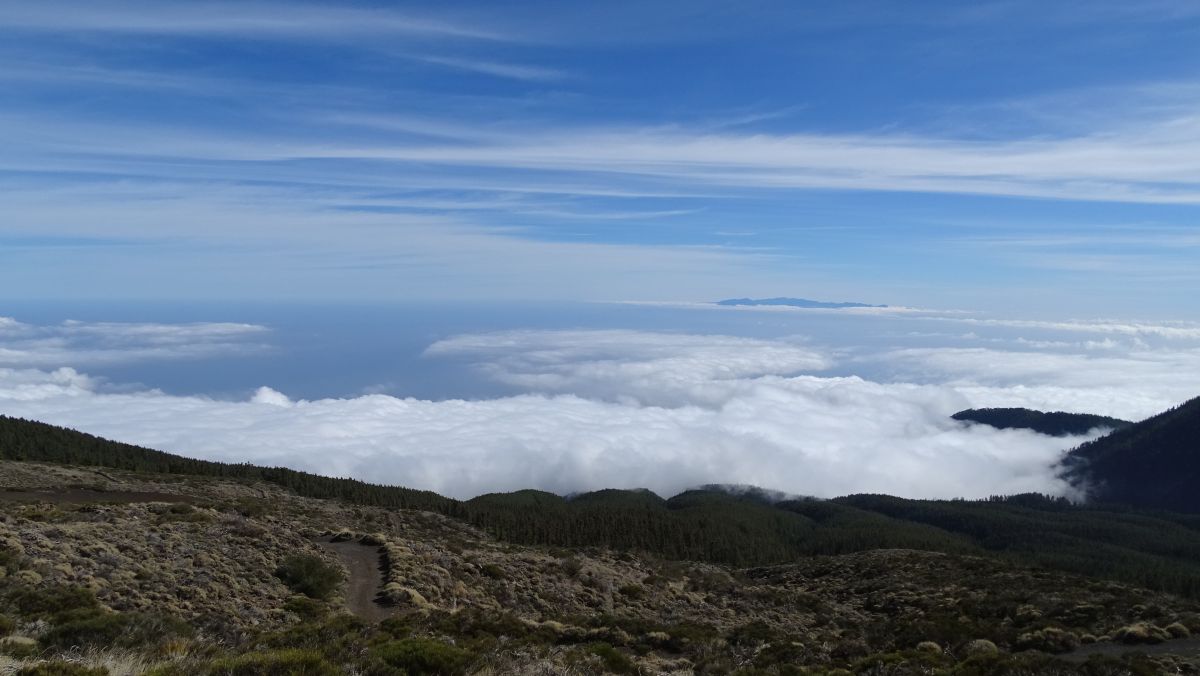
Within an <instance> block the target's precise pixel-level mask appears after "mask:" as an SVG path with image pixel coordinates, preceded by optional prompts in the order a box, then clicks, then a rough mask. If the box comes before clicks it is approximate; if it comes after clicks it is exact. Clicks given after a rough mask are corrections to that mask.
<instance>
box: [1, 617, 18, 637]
mask: <svg viewBox="0 0 1200 676" xmlns="http://www.w3.org/2000/svg"><path fill="white" fill-rule="evenodd" d="M16 627H17V623H16V622H14V621H13V620H12V618H9V617H5V616H3V615H0V636H8V635H9V634H11V633H12V630H13V629H15V628H16Z"/></svg>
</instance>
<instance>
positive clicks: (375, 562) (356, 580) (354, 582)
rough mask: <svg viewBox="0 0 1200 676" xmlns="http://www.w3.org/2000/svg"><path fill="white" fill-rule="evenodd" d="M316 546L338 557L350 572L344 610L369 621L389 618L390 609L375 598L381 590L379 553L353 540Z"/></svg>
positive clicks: (323, 542) (321, 543)
mask: <svg viewBox="0 0 1200 676" xmlns="http://www.w3.org/2000/svg"><path fill="white" fill-rule="evenodd" d="M319 544H320V545H321V546H322V547H324V548H326V549H328V550H329V551H331V552H333V553H334V554H337V556H338V558H339V559H340V560H341V562H342V565H344V566H346V570H347V571H348V573H349V577H348V578H347V580H346V608H347V609H348V610H349V611H350V612H351V613H354V614H355V615H357V616H358V617H360V618H362V619H364V620H366V621H368V622H379V621H381V620H384V619H387V618H388V617H389V616H391V614H392V610H391V609H390V608H388V607H387V606H383V605H380V604H379V603H377V602H376V601H375V597H376V595H377V594H378V593H379V591H380V590H381V589H383V571H382V570H381V569H380V564H381V561H380V555H379V550H378V549H377V548H375V547H369V546H367V545H362V544H359V543H357V542H354V541H347V542H330V541H328V540H321V541H319Z"/></svg>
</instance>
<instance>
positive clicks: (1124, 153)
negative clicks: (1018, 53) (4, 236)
mask: <svg viewBox="0 0 1200 676" xmlns="http://www.w3.org/2000/svg"><path fill="white" fill-rule="evenodd" d="M7 123H8V126H9V127H10V130H11V131H10V135H12V136H13V140H14V142H17V140H18V138H26V139H29V138H40V139H44V141H43V142H41V143H38V144H36V146H37V147H39V148H40V149H41V151H47V150H49V151H53V152H62V153H68V152H69V153H70V154H71V155H73V156H74V155H78V154H80V153H83V154H101V155H109V156H112V157H139V156H140V157H151V156H156V157H163V158H168V157H169V158H177V159H182V160H189V161H256V162H268V163H270V162H284V161H290V160H326V161H348V160H370V161H379V162H391V163H400V164H411V163H434V164H440V165H447V166H456V167H476V168H506V169H522V170H540V171H566V172H573V173H580V174H593V173H597V172H598V173H601V174H610V175H613V176H625V177H643V179H645V178H650V177H652V178H655V179H658V180H660V181H661V180H669V181H674V182H688V183H693V184H694V183H700V184H704V185H709V186H723V187H726V188H737V189H749V188H755V189H776V190H783V189H791V190H795V189H845V190H880V191H904V192H944V193H969V194H985V195H1005V196H1018V197H1039V198H1043V197H1044V198H1060V199H1072V200H1093V201H1115V202H1145V203H1166V204H1171V203H1174V204H1194V203H1200V118H1195V117H1190V118H1177V119H1169V120H1143V121H1142V124H1141V125H1139V126H1137V127H1133V126H1122V127H1116V128H1110V129H1106V130H1101V131H1092V132H1085V133H1080V134H1076V135H1074V136H1071V137H1065V138H1055V139H1041V138H1036V139H1034V138H1029V139H1013V140H1005V141H964V140H956V139H953V138H938V137H933V136H918V135H894V134H876V135H868V134H859V135H844V134H787V135H780V134H732V133H725V134H709V133H693V132H690V131H688V130H687V129H682V128H673V129H661V128H660V129H642V130H617V129H587V128H581V129H570V128H562V127H561V126H560V127H557V128H555V127H550V128H548V129H547V128H539V129H537V130H536V131H534V130H505V131H504V133H503V134H501V133H500V132H497V136H498V138H497V139H496V140H493V141H490V142H476V143H470V142H466V143H464V142H455V143H454V144H452V145H447V144H438V143H436V142H434V143H429V142H424V143H418V144H396V143H394V142H391V141H389V140H386V139H384V140H380V141H377V142H373V143H371V144H369V145H367V144H356V143H347V142H345V141H344V140H342V141H338V140H331V141H330V142H328V143H326V144H322V145H314V144H312V143H310V142H307V141H302V140H295V139H287V138H270V139H266V138H262V137H254V138H243V139H237V138H235V137H231V136H230V135H228V134H224V135H215V134H210V133H207V132H205V131H202V130H197V131H194V132H184V133H180V132H179V131H178V130H167V129H154V128H153V127H146V126H145V125H139V126H138V127H137V129H136V130H135V129H134V128H132V127H130V128H128V129H126V128H123V127H121V126H119V125H106V124H100V123H81V122H65V123H52V122H46V121H38V122H34V121H31V120H25V119H21V118H17V117H15V116H8V119H7ZM464 126H466V127H469V126H470V125H469V124H466V125H464ZM443 127H444V125H443ZM465 136H467V137H469V136H470V134H465ZM135 138H136V143H130V142H129V141H134V140H135ZM331 138H333V139H336V138H337V137H336V136H333V137H331ZM27 143H28V142H24V143H20V144H18V145H17V146H15V147H22V146H24V145H26V144H27ZM30 150H33V148H32V147H31V148H30ZM61 161H62V162H64V163H68V162H70V161H71V160H68V159H63V160H61Z"/></svg>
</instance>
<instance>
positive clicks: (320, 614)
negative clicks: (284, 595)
mask: <svg viewBox="0 0 1200 676" xmlns="http://www.w3.org/2000/svg"><path fill="white" fill-rule="evenodd" d="M283 609H284V610H286V611H288V612H289V613H294V614H295V615H296V616H298V617H299V618H300V619H301V620H305V621H310V620H320V619H322V618H324V617H325V616H326V615H328V614H329V606H327V605H325V604H324V603H322V602H320V601H318V600H317V599H312V598H309V597H307V596H293V597H292V598H290V599H288V600H287V601H286V602H285V603H284V604H283Z"/></svg>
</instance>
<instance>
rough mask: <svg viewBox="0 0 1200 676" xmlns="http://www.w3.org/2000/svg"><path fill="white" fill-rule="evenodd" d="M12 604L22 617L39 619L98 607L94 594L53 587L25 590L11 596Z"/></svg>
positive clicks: (63, 587)
mask: <svg viewBox="0 0 1200 676" xmlns="http://www.w3.org/2000/svg"><path fill="white" fill-rule="evenodd" d="M10 598H11V600H12V603H13V605H14V606H16V608H17V612H18V613H20V614H21V615H22V616H24V617H40V616H44V615H53V614H56V613H62V612H67V611H71V610H81V609H94V608H98V607H99V606H100V603H99V602H98V601H97V600H96V596H95V594H93V593H92V592H91V591H89V590H87V589H84V588H83V587H70V586H66V585H55V586H51V587H44V588H40V589H33V588H25V589H21V590H19V591H17V592H16V593H14V594H12V596H11V597H10Z"/></svg>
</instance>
